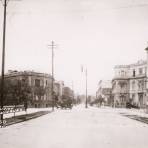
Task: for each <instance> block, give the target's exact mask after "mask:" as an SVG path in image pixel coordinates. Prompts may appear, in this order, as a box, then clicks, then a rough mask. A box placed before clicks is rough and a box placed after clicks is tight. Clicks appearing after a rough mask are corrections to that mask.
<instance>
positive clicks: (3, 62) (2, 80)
mask: <svg viewBox="0 0 148 148" xmlns="http://www.w3.org/2000/svg"><path fill="white" fill-rule="evenodd" d="M3 6H4V18H3V19H4V20H3V43H2V44H3V45H2V67H1V111H2V112H1V127H3V107H4V71H5V39H6V7H7V0H4V4H3Z"/></svg>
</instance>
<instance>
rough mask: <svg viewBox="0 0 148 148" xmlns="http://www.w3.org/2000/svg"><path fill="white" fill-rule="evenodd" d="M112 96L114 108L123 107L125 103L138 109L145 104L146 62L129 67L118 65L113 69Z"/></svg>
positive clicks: (139, 62)
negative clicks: (129, 103)
mask: <svg viewBox="0 0 148 148" xmlns="http://www.w3.org/2000/svg"><path fill="white" fill-rule="evenodd" d="M114 71H115V76H114V78H113V80H112V95H113V98H114V106H116V107H125V106H126V103H127V102H131V103H132V104H133V105H135V106H138V107H140V108H143V107H145V104H146V99H147V98H146V93H147V88H146V83H147V61H142V60H141V61H138V62H137V63H135V64H131V65H118V66H115V68H114Z"/></svg>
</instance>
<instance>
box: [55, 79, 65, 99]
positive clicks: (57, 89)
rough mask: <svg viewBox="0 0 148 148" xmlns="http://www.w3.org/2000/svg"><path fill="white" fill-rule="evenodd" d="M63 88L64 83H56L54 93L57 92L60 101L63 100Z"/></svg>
mask: <svg viewBox="0 0 148 148" xmlns="http://www.w3.org/2000/svg"><path fill="white" fill-rule="evenodd" d="M63 88H64V82H63V81H57V82H55V83H54V92H55V95H56V96H57V97H58V100H60V99H61V98H62V95H63Z"/></svg>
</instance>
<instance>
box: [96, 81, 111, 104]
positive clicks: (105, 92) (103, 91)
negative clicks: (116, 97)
mask: <svg viewBox="0 0 148 148" xmlns="http://www.w3.org/2000/svg"><path fill="white" fill-rule="evenodd" d="M100 97H102V98H103V99H104V101H105V104H106V105H111V104H112V83H111V81H110V80H106V81H103V80H100V81H99V83H98V90H97V92H96V98H100Z"/></svg>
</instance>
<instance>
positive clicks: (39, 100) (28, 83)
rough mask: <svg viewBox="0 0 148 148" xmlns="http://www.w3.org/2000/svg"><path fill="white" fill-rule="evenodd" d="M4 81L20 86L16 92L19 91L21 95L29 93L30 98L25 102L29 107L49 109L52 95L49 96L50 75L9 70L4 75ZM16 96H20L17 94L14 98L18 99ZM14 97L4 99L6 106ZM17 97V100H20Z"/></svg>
mask: <svg viewBox="0 0 148 148" xmlns="http://www.w3.org/2000/svg"><path fill="white" fill-rule="evenodd" d="M6 80H10V81H11V82H13V84H14V83H16V84H17V85H18V84H20V85H19V86H18V87H17V91H16V92H18V91H19V90H20V93H21V92H22V93H23V94H24V93H27V92H29V96H30V97H29V99H28V100H27V103H28V105H29V106H30V107H49V106H51V102H52V95H51V83H52V77H51V75H49V74H44V73H38V72H34V71H12V70H9V71H8V73H6V74H5V81H6ZM23 84H25V85H23ZM15 86H16V85H15ZM20 88H21V89H20ZM27 88H28V89H29V90H27V91H26V90H25V89H27ZM15 94H16V93H15ZM18 96H19V97H20V98H21V96H22V95H21V94H18V95H17V96H15V97H18ZM15 97H13V95H11V97H9V98H6V100H7V101H5V102H6V104H7V103H8V102H13V100H14V99H15ZM19 97H18V99H20V98H19ZM10 99H11V101H10ZM8 100H9V101H8ZM21 103H22V102H21Z"/></svg>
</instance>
